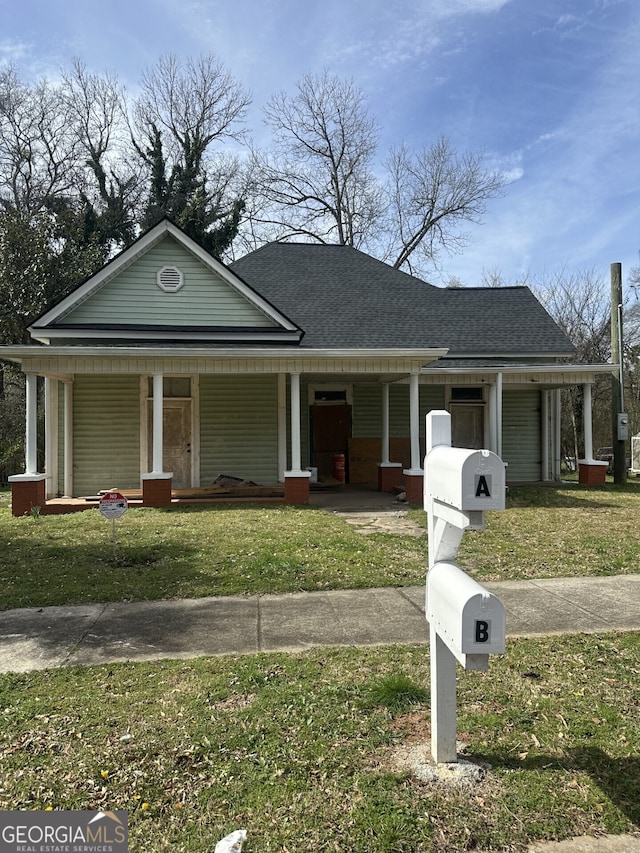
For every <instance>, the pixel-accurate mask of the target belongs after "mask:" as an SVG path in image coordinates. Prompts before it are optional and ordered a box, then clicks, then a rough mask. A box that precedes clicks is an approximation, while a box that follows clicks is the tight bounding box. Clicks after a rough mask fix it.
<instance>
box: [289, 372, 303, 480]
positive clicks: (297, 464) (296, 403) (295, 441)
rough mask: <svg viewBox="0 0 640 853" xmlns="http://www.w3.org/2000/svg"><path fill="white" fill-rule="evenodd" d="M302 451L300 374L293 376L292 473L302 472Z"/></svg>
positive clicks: (293, 374)
mask: <svg viewBox="0 0 640 853" xmlns="http://www.w3.org/2000/svg"><path fill="white" fill-rule="evenodd" d="M301 459H302V455H301V450H300V374H299V373H292V374H291V471H292V472H293V473H296V472H299V471H301V470H302V469H301Z"/></svg>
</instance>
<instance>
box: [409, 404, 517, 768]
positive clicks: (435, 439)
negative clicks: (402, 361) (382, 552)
mask: <svg viewBox="0 0 640 853" xmlns="http://www.w3.org/2000/svg"><path fill="white" fill-rule="evenodd" d="M426 437H427V441H426V450H427V455H426V457H425V465H424V472H425V477H424V508H425V510H426V512H427V513H428V515H429V520H428V534H429V571H428V573H427V584H426V607H425V611H426V615H427V619H428V621H429V639H430V649H431V752H432V755H433V758H434V760H435V762H436V763H437V764H442V763H449V762H455V761H457V750H456V661H458V662H459V663H460V664H461V665H462V666H464V668H465V669H470V670H486V669H487V668H488V666H489V655H490V654H501V653H503V652H504V650H505V633H506V620H505V612H504V607H503V605H502V602H501V601H500V600H499V599H498V598H497V597H496V596H495V595H493V594H492V593H490V592H488V590H486V589H485V588H484V587H482V586H481V585H480V584H479V583H477V582H476V581H475V580H473V578H470V577H469V576H468V575H467V574H466V573H465V572H463V571H462V569H460V568H459V567H458V566H457V565H456V564H455V558H456V554H457V551H458V547H459V545H460V542H461V540H462V535H463V533H464V531H465V530H467V529H473V530H482V529H484V525H485V519H484V511H485V510H486V509H496V510H500V509H504V505H505V503H504V502H505V469H504V463H503V462H502V460H501V459H500V458H499V457H498V456H496V454H495V453H492V452H491V451H489V450H468V449H465V448H459V447H451V415H450V414H449V413H448V412H444V411H433V412H429V414H428V415H427V436H426Z"/></svg>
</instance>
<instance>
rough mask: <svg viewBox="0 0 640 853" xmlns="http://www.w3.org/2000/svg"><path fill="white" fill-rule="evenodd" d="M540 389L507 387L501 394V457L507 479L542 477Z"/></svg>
mask: <svg viewBox="0 0 640 853" xmlns="http://www.w3.org/2000/svg"><path fill="white" fill-rule="evenodd" d="M540 410H541V399H540V391H538V390H537V389H531V390H523V391H509V390H505V392H504V394H503V397H502V458H503V460H504V461H505V462H506V463H507V481H509V482H518V481H519V482H537V481H539V480H540V477H541V461H542V449H541V435H540Z"/></svg>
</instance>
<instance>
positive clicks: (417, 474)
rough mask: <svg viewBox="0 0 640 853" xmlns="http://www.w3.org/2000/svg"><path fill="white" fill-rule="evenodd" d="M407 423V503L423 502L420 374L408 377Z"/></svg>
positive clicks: (405, 475)
mask: <svg viewBox="0 0 640 853" xmlns="http://www.w3.org/2000/svg"><path fill="white" fill-rule="evenodd" d="M409 423H410V434H411V468H409V469H408V470H405V471H404V477H405V492H406V497H407V501H408V503H412V504H420V505H422V503H423V500H424V498H423V489H424V471H423V470H422V465H421V464H420V462H421V460H420V376H419V374H418V373H412V374H411V376H410V377H409Z"/></svg>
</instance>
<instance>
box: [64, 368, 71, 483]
mask: <svg viewBox="0 0 640 853" xmlns="http://www.w3.org/2000/svg"><path fill="white" fill-rule="evenodd" d="M64 493H65V495H66V496H67V497H69V498H70V497H73V382H65V383H64Z"/></svg>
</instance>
